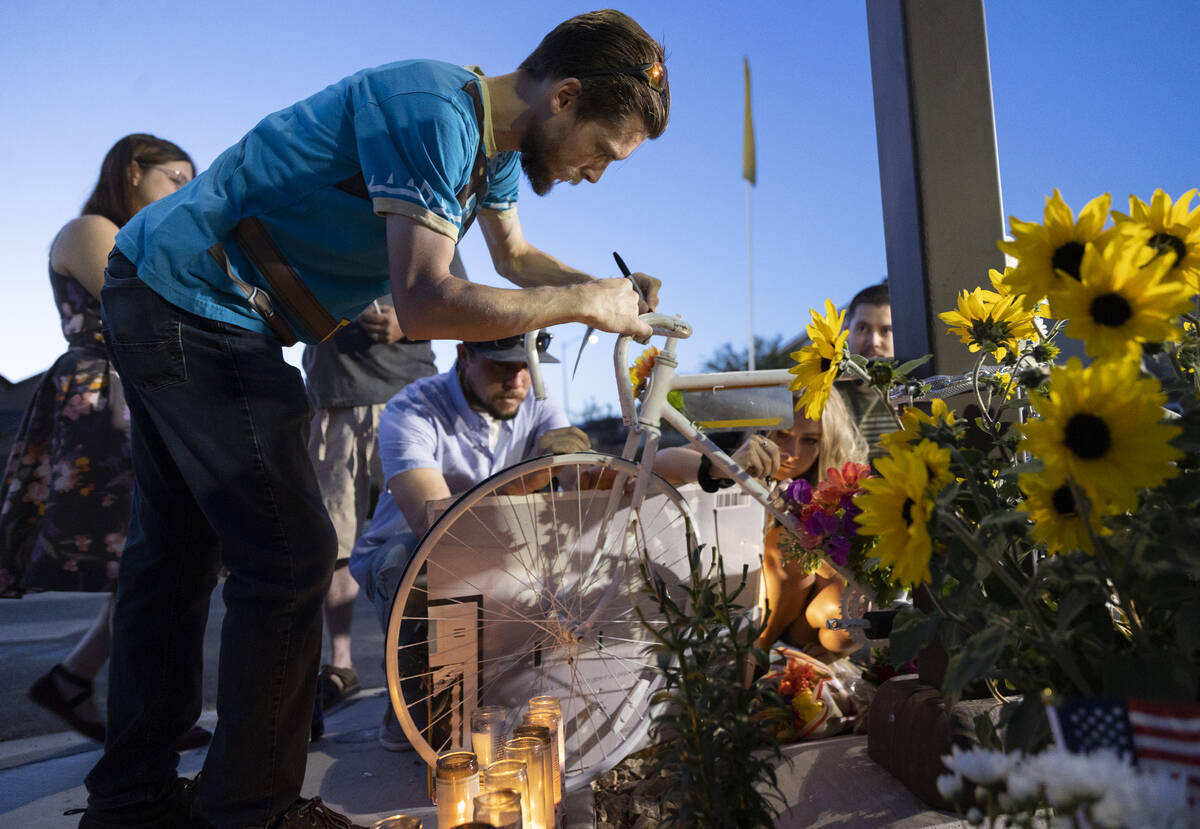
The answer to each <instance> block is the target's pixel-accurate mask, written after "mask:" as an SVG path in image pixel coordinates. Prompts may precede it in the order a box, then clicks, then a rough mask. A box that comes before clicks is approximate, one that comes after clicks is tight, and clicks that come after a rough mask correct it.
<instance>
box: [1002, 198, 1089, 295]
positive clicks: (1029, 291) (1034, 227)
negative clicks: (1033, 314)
mask: <svg viewBox="0 0 1200 829" xmlns="http://www.w3.org/2000/svg"><path fill="white" fill-rule="evenodd" d="M1111 204H1112V197H1111V196H1110V195H1109V194H1108V193H1105V194H1104V195H1102V196H1097V197H1096V198H1094V199H1092V200H1091V201H1090V202H1088V203H1087V204H1086V205H1085V206H1084V208H1083V210H1081V211H1080V212H1079V219H1078V220H1076V219H1075V217H1074V216H1073V215H1072V214H1071V208H1070V207H1068V206H1067V203H1066V202H1064V201H1063V198H1062V194H1061V193H1059V192H1058V188H1055V190H1054V195H1053V196H1051V197H1050V198H1048V199H1046V209H1045V211H1044V214H1043V215H1044V217H1045V218H1044V221H1045V223H1044V224H1040V225H1039V224H1036V223H1034V222H1023V221H1021V220H1020V219H1018V218H1017V217H1015V216H1010V217H1009V220H1008V223H1009V226H1010V227H1011V228H1012V235H1013V238H1012V240H1011V241H1010V240H1007V239H1004V240H1001V241H1000V243H999V245H1000V250H1002V251H1004V252H1005V253H1007V254H1008V255H1010V256H1014V257H1016V259H1017V266H1016V267H1015V268H1013V269H1012V270H1011V272H1009V273H1008V274H1007V276H1006V278H1005V280H1004V281H1005V284H1006V285H1007V286H1008V290H1009V291H1010V292H1011V293H1013V294H1018V295H1023V296H1022V297H1021V300H1020V302H1021V304H1022V305H1023V306H1024V307H1025V308H1026V309H1028V310H1032V309H1033V308H1034V307H1036V306H1037V304H1038V302H1039V301H1040V300H1041V299H1042V297H1044V296H1046V295H1048V294H1051V293H1054V292H1055V291H1057V290H1059V289H1060V288H1061V283H1062V276H1061V274H1066V275H1067V276H1070V277H1073V278H1075V279H1078V278H1079V263H1080V262H1081V261H1083V246H1084V245H1086V244H1087V243H1088V242H1094V241H1096V240H1097V239H1098V238H1099V237H1100V234H1101V233H1102V232H1103V231H1104V222H1105V221H1106V220H1107V218H1108V208H1109V205H1111Z"/></svg>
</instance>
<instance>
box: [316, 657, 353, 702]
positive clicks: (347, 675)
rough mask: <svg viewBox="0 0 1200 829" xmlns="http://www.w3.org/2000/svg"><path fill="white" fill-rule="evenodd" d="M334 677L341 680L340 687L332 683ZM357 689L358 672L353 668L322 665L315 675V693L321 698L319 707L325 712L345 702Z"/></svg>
mask: <svg viewBox="0 0 1200 829" xmlns="http://www.w3.org/2000/svg"><path fill="white" fill-rule="evenodd" d="M335 676H336V677H337V678H338V679H339V680H341V685H340V686H339V685H338V683H337V682H335V681H334V679H333V678H334V677H335ZM358 689H359V683H358V671H356V670H354V669H353V668H337V667H334V666H333V665H322V666H321V673H319V674H317V693H318V694H319V695H320V697H321V707H322V708H323V709H325V710H326V711H328V710H330V709H331V708H333V707H334V706H336V705H340V704H341V703H343V702H345V701H346V699H347V698H348V697H350V696H351V695H352V694H354V693H355V692H356V691H357V690H358Z"/></svg>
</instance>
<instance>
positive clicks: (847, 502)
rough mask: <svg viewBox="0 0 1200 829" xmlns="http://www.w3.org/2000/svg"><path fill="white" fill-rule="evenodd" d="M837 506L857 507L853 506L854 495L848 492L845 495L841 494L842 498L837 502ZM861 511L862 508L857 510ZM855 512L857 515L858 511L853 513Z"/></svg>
mask: <svg viewBox="0 0 1200 829" xmlns="http://www.w3.org/2000/svg"><path fill="white" fill-rule="evenodd" d="M838 506H839V507H841V508H842V509H844V510H849V509H858V508H857V507H855V506H854V495H853V494H852V493H849V492H847V493H846V494H845V495H843V496H842V500H841V501H839V502H838ZM861 511H862V510H859V512H861ZM855 514H856V515H857V514H858V513H855Z"/></svg>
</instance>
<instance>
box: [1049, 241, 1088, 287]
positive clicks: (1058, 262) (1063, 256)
mask: <svg viewBox="0 0 1200 829" xmlns="http://www.w3.org/2000/svg"><path fill="white" fill-rule="evenodd" d="M1082 262H1083V245H1081V244H1079V243H1078V242H1067V243H1066V244H1065V245H1059V246H1058V249H1057V250H1055V251H1054V258H1053V259H1051V260H1050V265H1051V266H1052V267H1053V268H1054V270H1056V271H1066V274H1067V276H1069V277H1071V278H1073V279H1075V280H1076V281H1078V280H1079V265H1080V263H1082Z"/></svg>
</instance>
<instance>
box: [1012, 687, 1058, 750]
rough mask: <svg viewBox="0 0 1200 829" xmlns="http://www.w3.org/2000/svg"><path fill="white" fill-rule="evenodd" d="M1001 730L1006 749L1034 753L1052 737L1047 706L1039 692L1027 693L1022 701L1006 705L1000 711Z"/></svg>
mask: <svg viewBox="0 0 1200 829" xmlns="http://www.w3.org/2000/svg"><path fill="white" fill-rule="evenodd" d="M1000 730H1001V732H1002V734H1003V735H1004V750H1005V751H1014V750H1017V749H1020V750H1023V751H1024V752H1025V753H1027V754H1032V753H1033V752H1035V751H1036V750H1038V749H1040V748H1041V747H1042V746H1044V745H1045V744H1046V743H1047V741H1048V740H1049V738H1050V725H1049V723H1048V722H1047V721H1046V706H1044V705H1043V704H1042V700H1041V698H1040V697H1039V695H1038V694H1034V693H1029V694H1026V695H1025V696H1024V697H1023V698H1022V699H1021V700H1020V701H1018V702H1016V703H1014V704H1010V705H1006V706H1004V708H1003V709H1002V710H1001V711H1000Z"/></svg>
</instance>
